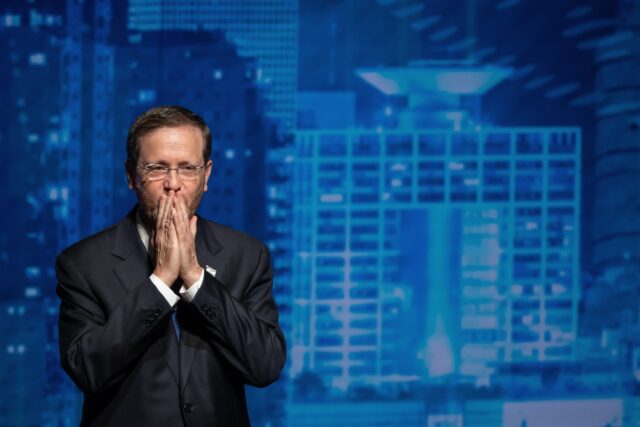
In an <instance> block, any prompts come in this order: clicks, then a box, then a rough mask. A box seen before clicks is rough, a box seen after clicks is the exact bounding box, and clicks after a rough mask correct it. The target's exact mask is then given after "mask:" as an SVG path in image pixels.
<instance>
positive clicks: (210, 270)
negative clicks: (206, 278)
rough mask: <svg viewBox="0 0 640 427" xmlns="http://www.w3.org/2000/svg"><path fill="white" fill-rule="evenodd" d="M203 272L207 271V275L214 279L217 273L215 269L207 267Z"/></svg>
mask: <svg viewBox="0 0 640 427" xmlns="http://www.w3.org/2000/svg"><path fill="white" fill-rule="evenodd" d="M205 270H207V273H209V274H210V275H212V276H213V277H216V273H217V271H216V269H215V268H212V267H209V266H208V265H207V267H206V268H205Z"/></svg>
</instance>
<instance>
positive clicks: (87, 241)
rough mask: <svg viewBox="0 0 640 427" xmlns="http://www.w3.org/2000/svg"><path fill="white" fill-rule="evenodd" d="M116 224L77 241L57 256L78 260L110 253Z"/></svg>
mask: <svg viewBox="0 0 640 427" xmlns="http://www.w3.org/2000/svg"><path fill="white" fill-rule="evenodd" d="M117 227H118V224H113V225H111V226H110V227H107V228H105V229H104V230H101V231H99V232H97V233H95V234H92V235H90V236H88V237H85V238H84V239H82V240H79V241H77V242H75V243H73V244H72V245H70V246H68V247H67V248H65V249H63V250H62V252H60V255H59V256H62V257H66V258H72V259H78V258H87V257H95V256H96V255H98V254H101V253H110V252H111V250H112V248H113V244H114V241H115V236H116V229H117Z"/></svg>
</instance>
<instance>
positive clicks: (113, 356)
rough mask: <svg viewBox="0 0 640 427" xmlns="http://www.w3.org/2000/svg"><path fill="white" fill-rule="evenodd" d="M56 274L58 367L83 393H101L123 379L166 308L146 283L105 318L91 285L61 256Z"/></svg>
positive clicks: (157, 330) (153, 335)
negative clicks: (59, 365)
mask: <svg viewBox="0 0 640 427" xmlns="http://www.w3.org/2000/svg"><path fill="white" fill-rule="evenodd" d="M56 274H57V277H58V285H57V288H56V292H57V294H58V297H59V298H60V301H61V302H60V317H59V324H58V326H59V335H60V337H59V338H60V361H61V365H62V368H63V369H64V370H65V371H66V372H67V374H68V375H69V376H70V377H71V379H72V380H73V382H74V383H75V384H76V385H77V386H78V388H79V389H80V390H82V391H83V392H85V393H98V392H101V391H104V390H106V389H108V388H109V387H111V386H113V385H116V384H118V383H119V382H120V381H122V380H123V379H124V377H125V375H126V372H127V369H128V368H129V367H130V366H131V364H132V363H134V362H135V361H136V359H138V358H139V357H140V356H141V355H142V353H143V352H144V351H145V349H147V348H148V347H149V345H151V344H152V343H153V342H154V341H155V340H157V339H158V336H159V334H160V333H161V332H162V325H164V326H165V327H166V322H164V321H163V319H164V320H166V319H168V316H169V313H170V312H171V307H170V305H169V304H168V303H167V301H166V300H165V299H164V297H163V296H162V295H161V294H160V292H158V290H157V289H156V288H155V287H154V286H153V284H152V283H151V281H150V280H149V279H146V280H145V281H143V282H141V283H140V284H139V285H138V286H135V287H133V290H132V291H131V292H130V293H129V295H128V296H127V298H124V299H123V302H122V303H121V304H120V305H119V306H118V307H116V308H115V309H114V310H113V311H111V312H110V314H109V316H108V318H107V316H106V315H105V311H104V310H103V309H102V308H101V305H100V303H99V300H98V298H97V297H96V296H95V293H94V292H93V291H92V289H91V286H90V283H89V282H88V281H87V279H86V278H85V277H84V276H83V275H82V273H81V272H80V271H79V270H78V268H77V267H76V265H75V264H74V263H73V261H72V260H71V259H70V258H69V257H68V256H66V255H65V254H64V253H63V254H61V255H60V256H59V257H58V259H57V261H56Z"/></svg>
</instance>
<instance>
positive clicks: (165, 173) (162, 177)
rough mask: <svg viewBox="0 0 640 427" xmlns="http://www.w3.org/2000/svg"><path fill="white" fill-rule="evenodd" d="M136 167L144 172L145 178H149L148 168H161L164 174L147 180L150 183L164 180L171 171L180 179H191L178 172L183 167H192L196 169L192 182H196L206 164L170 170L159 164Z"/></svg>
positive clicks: (138, 165)
mask: <svg viewBox="0 0 640 427" xmlns="http://www.w3.org/2000/svg"><path fill="white" fill-rule="evenodd" d="M136 166H137V167H138V169H142V170H144V171H145V174H146V175H147V176H149V173H150V171H149V169H148V168H149V166H160V167H161V168H163V169H164V171H165V172H164V174H163V175H162V176H161V177H158V178H149V179H150V180H151V181H160V180H162V179H166V178H167V177H168V176H169V173H171V171H176V174H177V175H178V176H179V177H181V178H186V179H187V180H189V179H191V177H185V175H182V174H181V173H180V171H181V170H182V171H184V170H185V167H187V166H188V167H193V168H195V169H196V171H197V173H196V175H194V176H193V180H196V179H198V178H199V177H200V172H201V170H202V169H204V168H205V167H206V163H203V164H201V165H200V166H195V165H185V166H178V167H177V168H170V167H168V166H165V165H162V164H160V163H147V164H146V165H144V166H143V165H141V164H137V165H136Z"/></svg>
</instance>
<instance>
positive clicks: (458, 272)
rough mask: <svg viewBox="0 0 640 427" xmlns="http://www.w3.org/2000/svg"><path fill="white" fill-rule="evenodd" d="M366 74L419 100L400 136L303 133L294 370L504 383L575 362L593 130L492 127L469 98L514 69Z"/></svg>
mask: <svg viewBox="0 0 640 427" xmlns="http://www.w3.org/2000/svg"><path fill="white" fill-rule="evenodd" d="M465 73H468V74H465ZM362 74H363V77H364V78H365V79H366V80H368V81H370V82H371V83H372V84H373V85H374V86H376V87H377V88H378V89H380V90H381V91H383V92H384V91H385V90H387V91H388V92H389V94H394V95H395V94H399V93H402V94H405V95H408V96H409V98H412V99H410V101H409V105H412V106H413V107H414V108H408V109H406V110H405V111H403V112H401V114H400V115H401V116H402V118H401V119H400V120H399V121H398V122H397V123H398V128H396V129H384V128H378V129H375V130H359V129H354V128H351V129H339V130H329V129H327V130H324V129H315V130H304V131H302V130H301V131H298V132H297V133H296V152H295V154H294V158H295V162H294V164H295V169H294V175H293V178H294V179H293V182H294V186H293V195H294V197H293V200H294V206H295V210H294V224H293V254H294V258H293V259H294V261H293V273H292V283H293V286H292V291H293V295H292V301H293V316H292V319H293V329H292V332H291V334H290V341H291V347H292V349H291V359H292V367H291V375H292V376H296V375H298V374H300V373H302V372H304V371H314V372H316V373H318V374H320V375H324V376H326V377H327V378H331V381H332V384H331V385H332V386H334V387H336V388H341V389H345V388H347V387H348V386H349V385H350V384H352V383H353V382H354V381H356V380H357V381H369V382H372V383H380V382H381V381H390V380H392V379H393V378H396V379H398V381H401V380H407V379H411V378H425V379H432V380H435V379H437V378H439V377H443V376H447V375H457V376H459V377H461V378H462V379H463V380H466V381H470V382H474V383H476V384H488V383H489V382H490V381H491V375H492V374H493V372H494V371H495V367H496V365H498V364H500V363H503V362H524V361H537V362H539V361H554V360H555V361H557V360H571V359H572V358H574V357H575V334H576V329H577V311H578V299H579V295H580V288H579V285H578V279H579V278H578V265H579V246H578V244H579V217H580V191H579V189H580V181H579V174H580V142H581V133H580V130H579V129H576V128H491V129H483V128H482V127H481V126H480V125H479V122H478V120H477V117H476V115H475V114H473V113H474V111H473V110H469V109H465V105H467V104H471V105H477V102H476V101H477V99H474V98H478V96H479V94H481V93H484V91H486V90H488V89H489V88H490V87H492V86H493V85H495V84H496V83H497V82H499V80H500V79H501V78H503V77H504V76H505V75H506V74H507V73H505V72H504V70H499V69H498V70H495V69H491V68H490V67H482V68H479V67H470V66H468V65H465V66H464V67H458V68H455V67H451V66H450V65H446V66H444V67H443V66H441V64H438V65H437V66H434V67H432V68H427V69H425V68H423V69H422V72H418V70H416V69H415V68H414V67H409V68H404V69H378V70H377V71H366V74H365V73H362ZM452 76H456V77H457V78H458V79H460V80H457V79H455V78H452ZM465 77H466V79H465ZM440 104H441V105H443V107H442V108H441V109H439V110H438V109H435V110H434V114H433V117H431V118H429V117H425V114H427V110H428V109H426V108H425V106H427V105H431V106H433V105H440ZM452 113H453V114H452ZM416 123H427V124H429V123H435V124H439V126H437V127H433V128H420V127H417V126H415V124H416ZM447 123H448V124H449V129H444V125H446V124H447ZM451 127H453V130H451ZM416 325H420V326H416Z"/></svg>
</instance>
